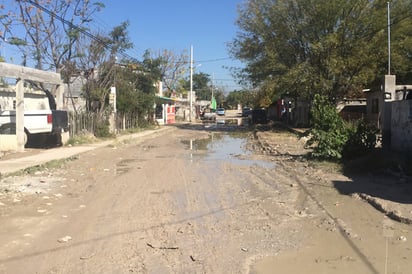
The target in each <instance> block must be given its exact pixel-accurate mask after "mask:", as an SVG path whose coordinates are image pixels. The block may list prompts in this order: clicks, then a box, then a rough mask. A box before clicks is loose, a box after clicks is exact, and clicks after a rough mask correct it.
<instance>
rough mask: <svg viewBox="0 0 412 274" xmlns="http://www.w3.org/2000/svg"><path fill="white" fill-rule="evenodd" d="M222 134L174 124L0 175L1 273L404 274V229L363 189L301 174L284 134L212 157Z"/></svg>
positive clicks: (407, 250)
mask: <svg viewBox="0 0 412 274" xmlns="http://www.w3.org/2000/svg"><path fill="white" fill-rule="evenodd" d="M200 128H202V127H200ZM222 131H225V130H224V129H223V130H213V129H212V128H210V129H207V130H193V129H189V128H187V127H182V128H176V130H173V131H170V132H168V133H167V135H163V136H157V137H154V138H144V139H141V140H140V139H139V140H134V141H129V142H127V143H124V144H117V145H116V146H108V147H105V148H100V149H97V150H95V151H93V152H89V153H85V154H82V155H80V156H79V157H78V159H75V160H72V161H69V162H67V163H65V164H64V165H63V166H62V167H61V168H59V169H50V170H47V169H46V170H39V171H38V172H37V173H35V174H32V175H31V176H25V177H10V178H5V179H3V180H2V181H1V183H0V186H1V187H0V189H1V192H0V193H1V194H0V222H1V223H2V226H1V227H0V273H28V272H30V273H410V269H412V261H411V260H410V259H411V257H412V244H411V241H410V234H411V227H410V225H408V224H404V223H401V222H397V221H394V220H391V219H389V218H386V217H385V214H384V213H382V212H381V211H379V210H377V209H376V208H375V207H373V206H371V204H370V203H368V202H365V197H373V198H375V199H379V200H380V201H383V200H384V199H382V198H383V197H378V198H377V197H376V196H373V195H371V194H376V193H377V192H376V187H372V186H374V185H372V186H370V185H369V187H368V188H366V187H363V188H362V190H364V189H373V190H375V192H372V191H358V190H359V188H354V187H353V184H354V183H359V182H360V180H361V179H357V181H354V180H353V178H348V177H346V176H343V175H341V174H337V173H330V172H325V171H323V170H319V169H315V168H313V167H311V166H310V165H309V164H308V163H307V162H305V161H303V160H302V158H301V155H303V154H304V153H305V151H304V149H303V146H302V142H300V141H299V140H298V139H297V138H296V137H294V136H292V135H290V134H287V133H285V132H274V131H269V132H262V133H257V134H256V135H255V136H256V137H257V139H255V138H252V136H251V135H250V137H249V142H248V143H245V144H243V143H241V145H242V146H245V147H249V148H251V149H252V150H253V151H254V152H255V153H253V154H249V153H240V154H229V155H223V156H222V155H220V156H221V157H217V158H211V157H210V154H211V153H210V151H213V150H214V151H216V150H217V151H218V150H219V149H222V150H224V149H227V148H229V147H230V146H232V145H237V140H238V139H237V138H239V140H240V139H241V137H238V136H237V135H236V134H237V133H232V135H231V137H230V138H229V139H227V137H225V136H226V135H222ZM242 138H243V137H242ZM262 146H263V149H262ZM372 179H373V178H372ZM376 179H378V178H376ZM364 180H367V182H369V183H370V182H371V178H370V177H368V178H364ZM384 181H385V182H392V181H388V180H384ZM401 182H402V184H401V186H402V187H404V186H405V181H404V180H401ZM375 185H376V184H375ZM378 186H379V187H382V184H379V185H378ZM395 196H396V195H395ZM397 197H398V196H397ZM371 200H373V199H371ZM385 201H388V203H390V205H391V206H388V208H393V207H392V206H394V205H396V204H398V205H399V207H400V211H402V212H403V213H402V214H403V216H406V215H407V214H408V213H409V214H410V213H411V212H406V211H405V210H407V208H408V207H407V206H408V205H409V204H410V203H408V202H401V201H400V200H399V201H398V200H395V199H392V200H388V199H386V200H385ZM395 202H396V203H395ZM380 204H382V203H380ZM394 215H397V214H394ZM399 215H400V214H399Z"/></svg>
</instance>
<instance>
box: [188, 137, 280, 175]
mask: <svg viewBox="0 0 412 274" xmlns="http://www.w3.org/2000/svg"><path fill="white" fill-rule="evenodd" d="M247 139H248V137H247V133H243V132H237V133H232V134H231V133H214V132H212V134H211V135H210V136H209V138H207V139H195V140H189V141H183V143H185V144H187V145H188V149H189V151H190V158H191V160H196V158H197V157H201V158H202V160H203V161H214V162H217V161H222V162H223V161H226V162H230V163H232V164H236V165H245V166H251V165H258V166H261V167H264V168H272V167H274V163H272V162H267V161H263V160H257V159H253V157H252V156H253V153H252V151H250V150H249V149H248V148H247V146H246V145H247Z"/></svg>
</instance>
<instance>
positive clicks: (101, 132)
mask: <svg viewBox="0 0 412 274" xmlns="http://www.w3.org/2000/svg"><path fill="white" fill-rule="evenodd" d="M94 135H95V136H96V137H99V138H106V137H112V134H111V133H110V124H109V121H107V120H102V121H99V122H97V123H96V129H95V131H94Z"/></svg>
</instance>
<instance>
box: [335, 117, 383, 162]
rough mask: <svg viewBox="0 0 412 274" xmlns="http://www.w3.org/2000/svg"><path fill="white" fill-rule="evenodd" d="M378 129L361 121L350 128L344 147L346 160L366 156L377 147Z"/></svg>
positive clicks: (343, 154) (343, 153)
mask: <svg viewBox="0 0 412 274" xmlns="http://www.w3.org/2000/svg"><path fill="white" fill-rule="evenodd" d="M377 133H378V129H377V128H376V127H374V126H372V125H368V124H366V123H365V121H363V120H360V121H358V122H357V123H355V124H353V125H351V126H348V140H347V142H346V143H345V146H344V147H343V152H342V156H343V158H344V159H345V160H348V159H353V158H357V157H360V156H364V155H365V154H366V153H368V152H370V151H371V150H372V149H374V148H375V146H376V134H377Z"/></svg>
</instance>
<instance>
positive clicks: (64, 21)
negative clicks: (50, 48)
mask: <svg viewBox="0 0 412 274" xmlns="http://www.w3.org/2000/svg"><path fill="white" fill-rule="evenodd" d="M17 1H18V2H20V1H22V0H17ZM23 1H25V2H28V3H29V4H31V5H33V6H35V7H36V8H38V9H41V10H42V11H44V12H45V13H47V14H48V15H50V16H52V17H54V18H56V19H57V20H59V21H60V22H62V23H64V24H66V25H68V26H69V27H70V28H73V29H75V30H77V31H79V32H80V33H82V34H84V35H86V36H87V37H89V38H91V39H93V40H94V41H96V42H98V43H100V44H102V45H103V46H104V47H105V48H107V49H112V47H111V46H110V45H108V44H107V43H106V42H104V41H103V40H102V39H100V38H99V37H97V36H96V35H93V34H92V33H90V32H88V31H86V30H85V29H83V28H81V27H79V26H77V25H75V24H73V23H72V22H69V21H67V20H66V19H64V18H63V17H61V16H59V15H57V14H56V13H54V12H52V11H51V10H49V9H47V8H45V7H43V6H42V5H40V4H38V3H36V2H33V1H31V0H23ZM119 54H120V55H122V56H123V57H126V58H128V59H136V58H133V57H132V56H130V55H128V54H127V53H125V52H121V51H120V52H119Z"/></svg>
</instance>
